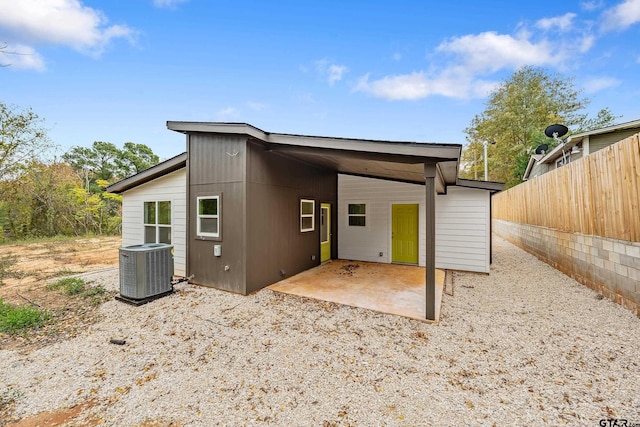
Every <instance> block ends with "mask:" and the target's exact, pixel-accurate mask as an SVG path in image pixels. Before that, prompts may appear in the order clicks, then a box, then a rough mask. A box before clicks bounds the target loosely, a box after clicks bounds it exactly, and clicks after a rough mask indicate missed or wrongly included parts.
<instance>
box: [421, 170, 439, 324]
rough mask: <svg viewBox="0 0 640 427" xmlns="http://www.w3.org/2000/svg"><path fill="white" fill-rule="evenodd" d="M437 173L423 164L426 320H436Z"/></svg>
mask: <svg viewBox="0 0 640 427" xmlns="http://www.w3.org/2000/svg"><path fill="white" fill-rule="evenodd" d="M437 173H438V171H437V168H436V164H435V163H425V164H424V181H425V185H424V186H425V191H426V199H425V228H424V229H425V231H426V240H427V245H426V251H425V258H426V259H425V267H426V268H425V275H426V277H425V279H426V281H425V289H426V296H427V298H426V311H425V313H426V316H425V317H426V319H427V320H436V304H437V302H436V197H435V194H436V187H435V178H436V174H437Z"/></svg>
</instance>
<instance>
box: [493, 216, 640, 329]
mask: <svg viewBox="0 0 640 427" xmlns="http://www.w3.org/2000/svg"><path fill="white" fill-rule="evenodd" d="M493 231H494V232H495V233H496V234H497V235H498V236H500V237H502V238H503V239H505V240H507V241H509V242H511V243H513V244H515V245H517V246H519V247H521V248H522V249H524V250H526V251H527V252H529V253H531V254H533V255H535V256H536V257H538V258H539V259H541V260H542V261H544V262H546V263H547V264H549V265H551V266H553V267H554V268H556V269H558V270H560V271H562V272H563V273H565V274H566V275H568V276H570V277H572V278H573V279H575V280H576V281H578V282H580V283H582V284H583V285H585V286H588V287H589V288H591V289H593V290H595V291H597V292H599V293H600V294H602V295H603V296H604V297H606V298H609V299H611V300H612V301H615V302H616V303H618V304H620V305H623V306H625V307H626V308H628V309H629V310H631V311H633V312H634V313H636V315H637V316H638V317H640V242H629V241H623V240H616V239H609V238H605V237H599V236H588V235H584V234H577V233H567V232H563V231H559V230H554V229H550V228H545V227H539V226H535V225H529V224H520V223H516V222H510V221H504V220H499V219H494V220H493Z"/></svg>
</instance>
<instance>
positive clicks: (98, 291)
mask: <svg viewBox="0 0 640 427" xmlns="http://www.w3.org/2000/svg"><path fill="white" fill-rule="evenodd" d="M106 292H107V290H106V289H105V288H104V287H103V286H102V285H98V286H89V287H88V288H86V289H85V290H84V292H82V294H81V295H80V296H82V297H83V298H90V299H91V303H92V304H93V305H98V304H100V303H101V302H103V301H106V300H107V299H109V298H110V297H109V296H108V295H107V293H106Z"/></svg>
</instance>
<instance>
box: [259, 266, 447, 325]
mask: <svg viewBox="0 0 640 427" xmlns="http://www.w3.org/2000/svg"><path fill="white" fill-rule="evenodd" d="M444 280H445V273H444V271H442V270H436V320H435V322H433V323H437V322H438V319H439V318H440V305H441V303H442V289H443V286H444ZM268 289H271V290H272V291H276V292H282V293H286V294H292V295H298V296H303V297H308V298H315V299H319V300H323V301H330V302H335V303H339V304H345V305H349V306H353V307H360V308H366V309H369V310H375V311H380V312H382V313H389V314H395V315H398V316H404V317H409V318H412V319H418V320H422V321H427V322H431V321H428V320H426V319H425V312H426V311H425V304H426V296H425V269H424V267H417V266H411V265H399V264H379V263H372V262H363V261H349V260H333V261H329V262H326V263H324V264H322V265H320V266H318V267H315V268H312V269H310V270H307V271H303V272H302V273H300V274H296V275H295V276H292V277H289V278H287V279H284V280H281V281H280V282H277V283H274V284H273V285H271V286H269V287H268Z"/></svg>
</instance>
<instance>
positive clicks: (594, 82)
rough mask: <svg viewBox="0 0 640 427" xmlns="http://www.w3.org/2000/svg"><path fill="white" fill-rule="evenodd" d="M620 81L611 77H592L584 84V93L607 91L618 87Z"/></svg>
mask: <svg viewBox="0 0 640 427" xmlns="http://www.w3.org/2000/svg"><path fill="white" fill-rule="evenodd" d="M620 83H621V82H620V80H618V79H614V78H612V77H592V78H589V79H587V80H586V81H585V82H584V91H585V92H586V93H595V92H599V91H601V90H604V89H609V88H612V87H616V86H619V85H620Z"/></svg>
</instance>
